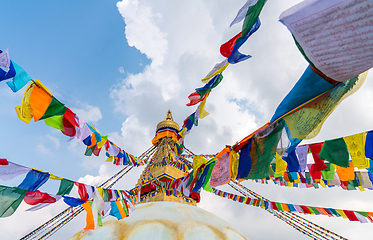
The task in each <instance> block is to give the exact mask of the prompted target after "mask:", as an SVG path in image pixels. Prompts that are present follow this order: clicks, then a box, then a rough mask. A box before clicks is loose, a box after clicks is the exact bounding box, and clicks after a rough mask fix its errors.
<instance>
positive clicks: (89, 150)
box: [84, 145, 96, 156]
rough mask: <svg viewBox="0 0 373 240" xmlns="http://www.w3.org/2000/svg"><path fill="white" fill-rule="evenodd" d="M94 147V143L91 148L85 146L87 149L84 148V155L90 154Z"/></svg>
mask: <svg viewBox="0 0 373 240" xmlns="http://www.w3.org/2000/svg"><path fill="white" fill-rule="evenodd" d="M95 148H96V145H94V146H93V147H91V148H88V147H87V149H86V150H85V153H84V155H86V156H92V153H93V151H94V150H95Z"/></svg>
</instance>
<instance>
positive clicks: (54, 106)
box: [40, 96, 67, 119]
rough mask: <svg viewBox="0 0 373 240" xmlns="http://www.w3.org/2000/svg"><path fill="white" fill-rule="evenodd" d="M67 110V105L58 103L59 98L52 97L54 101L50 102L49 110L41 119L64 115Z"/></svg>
mask: <svg viewBox="0 0 373 240" xmlns="http://www.w3.org/2000/svg"><path fill="white" fill-rule="evenodd" d="M66 110H67V108H66V107H65V104H63V103H61V102H60V101H58V99H57V98H55V97H53V96H52V101H51V102H50V104H49V106H48V108H47V110H46V111H45V113H44V115H43V116H42V117H41V118H40V119H46V118H49V117H53V116H61V115H64V114H65V112H66Z"/></svg>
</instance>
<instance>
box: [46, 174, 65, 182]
mask: <svg viewBox="0 0 373 240" xmlns="http://www.w3.org/2000/svg"><path fill="white" fill-rule="evenodd" d="M49 179H52V180H62V179H63V178H62V177H57V176H55V175H53V174H52V173H49Z"/></svg>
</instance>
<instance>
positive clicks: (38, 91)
mask: <svg viewBox="0 0 373 240" xmlns="http://www.w3.org/2000/svg"><path fill="white" fill-rule="evenodd" d="M51 101H52V94H51V93H50V92H49V91H48V89H47V88H46V87H45V86H44V85H43V84H41V83H38V84H36V87H34V88H33V89H32V92H31V97H30V106H31V108H32V115H33V116H34V121H35V122H37V121H39V119H40V118H41V117H43V115H44V113H45V111H46V110H47V109H48V106H49V104H50V103H51Z"/></svg>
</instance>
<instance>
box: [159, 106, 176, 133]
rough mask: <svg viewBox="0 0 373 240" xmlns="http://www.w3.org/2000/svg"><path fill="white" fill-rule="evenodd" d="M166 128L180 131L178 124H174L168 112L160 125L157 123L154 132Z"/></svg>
mask: <svg viewBox="0 0 373 240" xmlns="http://www.w3.org/2000/svg"><path fill="white" fill-rule="evenodd" d="M166 127H167V128H173V129H175V130H176V131H179V129H180V126H179V124H177V123H176V122H174V119H173V117H172V114H171V111H170V110H168V111H167V114H166V117H165V118H164V119H163V121H161V122H160V123H158V125H157V130H156V132H157V131H158V130H159V129H161V128H166Z"/></svg>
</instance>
